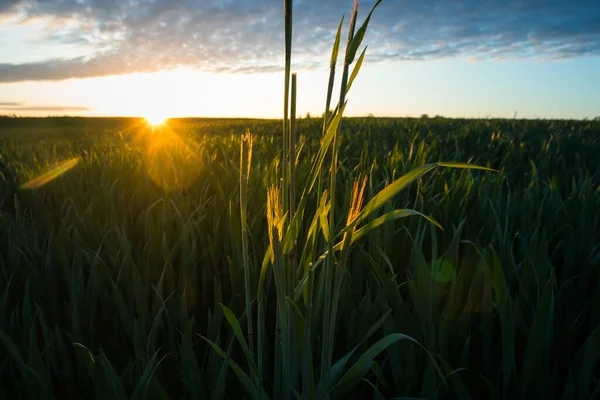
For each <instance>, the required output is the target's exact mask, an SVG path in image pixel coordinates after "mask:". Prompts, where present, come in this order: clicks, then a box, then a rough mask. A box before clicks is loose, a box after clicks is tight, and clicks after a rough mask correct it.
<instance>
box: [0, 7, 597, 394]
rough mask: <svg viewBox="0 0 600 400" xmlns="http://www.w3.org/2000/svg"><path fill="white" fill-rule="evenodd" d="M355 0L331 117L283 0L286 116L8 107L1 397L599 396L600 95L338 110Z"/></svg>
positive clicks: (3, 124) (356, 59)
mask: <svg viewBox="0 0 600 400" xmlns="http://www.w3.org/2000/svg"><path fill="white" fill-rule="evenodd" d="M358 3H359V2H358V1H355V2H354V8H353V11H352V13H351V14H350V18H349V26H348V39H347V43H346V47H345V50H342V51H340V50H341V33H342V30H343V28H344V19H343V18H342V20H341V22H340V24H339V27H338V30H337V34H336V35H335V40H334V43H333V46H332V51H331V59H330V62H329V81H328V86H327V88H326V100H325V102H324V113H323V115H322V116H320V117H309V116H308V115H307V116H306V117H305V118H300V117H298V114H299V113H298V112H297V109H296V103H297V96H296V93H297V79H296V78H297V75H296V74H295V73H292V66H293V64H292V61H291V60H292V57H291V52H292V42H293V41H292V25H293V24H292V8H293V7H292V1H291V0H286V1H284V7H283V10H284V31H285V32H284V39H285V69H284V71H283V72H284V77H283V78H284V82H285V84H284V90H283V97H284V98H283V107H282V111H283V115H282V117H283V118H282V120H260V119H199V118H179V119H178V118H170V119H166V120H164V119H163V118H164V116H163V112H164V110H160V109H158V110H154V112H152V113H149V114H148V116H147V119H144V118H79V117H52V118H25V117H19V118H17V117H0V289H1V290H0V400H3V399H102V400H104V399H111V400H112V399H119V400H125V399H136V400H139V399H238V398H249V399H286V400H289V399H351V398H357V399H365V398H373V399H378V400H379V399H417V398H419V399H494V400H505V399H537V398H539V399H565V400H566V399H577V400H589V399H593V398H600V379H599V376H600V186H599V185H600V119H598V118H596V119H594V120H541V119H538V120H531V119H530V120H528V119H516V118H515V119H491V118H490V119H448V118H443V117H428V116H426V115H423V116H422V117H420V118H376V117H363V118H357V117H354V118H350V117H348V116H347V115H345V114H344V112H345V109H346V105H347V103H348V101H349V100H348V98H347V97H348V96H349V97H351V96H350V93H351V91H350V89H351V87H352V85H353V82H354V81H355V79H356V78H357V76H358V75H359V71H360V69H361V66H362V64H363V60H364V59H365V54H366V47H365V46H364V45H363V43H362V42H363V39H364V37H365V34H366V31H367V27H368V24H369V21H370V18H371V16H372V14H373V12H374V10H375V9H376V8H377V7H378V5H379V4H380V3H381V0H378V1H376V2H374V4H372V8H371V12H370V13H369V14H366V17H365V18H364V20H363V21H362V23H361V24H360V25H357V15H358ZM136 7H137V6H136ZM86 10H87V9H86ZM86 12H87V11H86ZM361 16H362V15H361ZM161 24H162V22H161ZM107 26H108V25H107ZM361 48H363V50H362V51H359V50H360V49H361ZM342 53H343V54H342ZM340 54H342V60H343V70H342V71H340V72H341V73H338V74H337V75H336V65H338V55H340ZM165 59H168V57H167V58H165ZM6 65H8V64H6ZM236 68H240V69H241V70H243V66H240V65H237V66H236ZM24 74H25V75H27V71H24ZM340 75H341V78H340ZM338 86H339V99H338V98H334V93H333V90H334V88H336V90H337V88H338ZM233 95H235V93H233ZM0 104H1V103H0ZM4 104H5V105H6V104H8V106H10V107H17V108H19V107H20V104H21V103H18V102H6V103H4ZM26 108H28V106H25V107H23V108H20V109H22V110H24V109H26ZM29 108H32V109H38V110H39V107H38V108H35V107H29ZM82 108H83V109H85V107H79V108H78V109H82ZM13 109H14V108H13ZM41 109H42V110H46V109H48V108H47V107H42V108H41ZM58 109H61V110H62V109H64V108H60V107H59V108H58Z"/></svg>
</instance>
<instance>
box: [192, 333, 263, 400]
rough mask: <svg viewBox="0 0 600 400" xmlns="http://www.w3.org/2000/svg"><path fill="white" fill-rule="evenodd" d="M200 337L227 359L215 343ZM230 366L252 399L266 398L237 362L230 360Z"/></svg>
mask: <svg viewBox="0 0 600 400" xmlns="http://www.w3.org/2000/svg"><path fill="white" fill-rule="evenodd" d="M198 336H200V337H201V338H202V339H203V340H204V341H205V342H206V343H208V345H209V346H210V347H212V348H213V350H214V351H215V352H216V353H217V354H218V355H219V356H221V357H222V358H223V359H226V358H227V356H226V354H225V352H224V351H223V350H222V349H221V348H220V347H219V346H217V345H216V344H215V343H213V342H212V341H211V340H210V339H208V338H206V337H204V336H202V335H198ZM229 366H230V367H231V369H232V370H233V372H234V373H235V375H236V376H237V378H238V380H239V381H240V383H241V384H242V386H243V387H244V389H246V391H247V392H248V394H249V395H250V397H251V398H253V399H256V400H261V399H264V398H266V396H265V395H264V393H263V395H261V393H259V391H258V389H257V388H256V386H254V383H252V379H250V377H249V376H248V374H246V373H245V372H244V370H243V369H242V368H240V366H239V365H238V364H237V363H236V362H235V361H233V360H232V359H229Z"/></svg>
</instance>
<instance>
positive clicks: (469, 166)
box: [437, 162, 500, 172]
mask: <svg viewBox="0 0 600 400" xmlns="http://www.w3.org/2000/svg"><path fill="white" fill-rule="evenodd" d="M437 165H438V166H440V167H449V168H458V169H479V170H482V171H490V172H500V171H498V170H496V169H493V168H488V167H482V166H480V165H475V164H468V163H463V162H438V163H437Z"/></svg>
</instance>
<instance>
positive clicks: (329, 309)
mask: <svg viewBox="0 0 600 400" xmlns="http://www.w3.org/2000/svg"><path fill="white" fill-rule="evenodd" d="M357 14H358V0H355V1H354V9H353V11H352V18H351V19H350V27H349V28H348V41H347V43H346V52H347V51H348V48H349V47H350V43H351V42H352V38H353V37H354V27H355V25H356V16H357ZM349 67H350V65H349V64H348V63H346V62H345V61H344V73H343V75H342V86H341V90H340V102H339V106H340V107H341V106H342V105H343V104H344V102H345V101H346V88H347V87H348V70H349ZM341 126H342V123H341V121H340V124H339V126H338V129H337V131H336V133H335V135H334V137H333V148H332V152H331V169H330V181H329V186H330V192H331V197H330V198H331V200H330V201H331V207H330V210H329V237H328V239H327V242H328V250H329V251H328V255H327V263H326V271H325V276H326V277H325V279H326V280H325V284H326V294H325V296H326V297H325V301H326V307H325V309H324V319H323V323H324V335H323V339H324V341H325V346H324V353H323V354H322V359H321V363H322V365H321V368H322V371H323V372H322V374H321V376H322V381H323V383H324V384H323V387H322V388H321V389H322V390H324V391H325V392H324V393H323V394H324V395H325V394H326V391H327V389H328V387H329V380H330V375H331V361H332V358H333V339H334V337H335V316H336V314H337V300H335V299H334V302H333V306H332V305H331V298H330V297H331V285H332V282H331V280H332V273H333V269H334V267H335V259H334V254H333V246H334V240H335V237H334V231H335V197H336V178H337V164H338V153H339V140H338V136H339V133H340V131H341ZM334 294H335V295H336V296H339V292H337V290H334Z"/></svg>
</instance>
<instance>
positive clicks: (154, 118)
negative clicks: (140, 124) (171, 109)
mask: <svg viewBox="0 0 600 400" xmlns="http://www.w3.org/2000/svg"><path fill="white" fill-rule="evenodd" d="M145 118H146V122H147V123H148V124H150V125H152V126H158V125H162V124H164V123H165V121H166V120H167V117H165V116H164V115H160V114H152V115H148V116H146V117H145Z"/></svg>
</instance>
